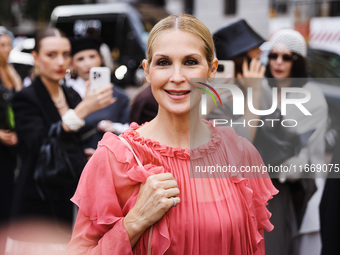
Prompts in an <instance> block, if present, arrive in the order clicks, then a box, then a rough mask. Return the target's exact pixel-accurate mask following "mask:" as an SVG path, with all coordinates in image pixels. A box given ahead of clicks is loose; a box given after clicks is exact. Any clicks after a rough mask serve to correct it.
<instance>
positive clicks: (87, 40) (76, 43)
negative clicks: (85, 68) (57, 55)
mask: <svg viewBox="0 0 340 255" xmlns="http://www.w3.org/2000/svg"><path fill="white" fill-rule="evenodd" d="M70 41H71V47H72V50H71V54H72V56H74V54H76V53H78V52H79V51H83V50H92V49H93V50H97V51H98V52H99V48H100V45H101V41H100V40H99V39H98V38H95V37H72V38H70Z"/></svg>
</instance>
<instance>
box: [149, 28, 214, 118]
mask: <svg viewBox="0 0 340 255" xmlns="http://www.w3.org/2000/svg"><path fill="white" fill-rule="evenodd" d="M203 48H204V46H203V42H202V40H201V39H200V38H199V37H197V36H195V35H193V34H191V33H189V32H184V31H181V30H170V31H166V32H163V33H162V34H160V35H159V36H158V38H157V39H156V40H155V41H154V42H153V45H152V58H151V63H150V65H148V64H147V62H146V60H144V62H143V67H144V69H145V74H146V79H147V81H148V82H149V83H150V84H151V88H152V92H153V95H154V97H155V99H156V100H157V102H158V104H159V107H160V108H162V109H164V110H166V111H167V112H169V113H173V114H176V115H183V114H187V113H189V112H190V101H191V106H195V105H198V103H199V100H200V95H201V90H198V89H194V88H195V87H193V86H191V85H190V79H192V78H201V79H205V80H206V79H207V78H211V77H213V76H214V74H215V72H216V66H217V59H215V60H214V64H213V65H212V68H209V65H208V62H207V59H206V56H205V54H204V50H203Z"/></svg>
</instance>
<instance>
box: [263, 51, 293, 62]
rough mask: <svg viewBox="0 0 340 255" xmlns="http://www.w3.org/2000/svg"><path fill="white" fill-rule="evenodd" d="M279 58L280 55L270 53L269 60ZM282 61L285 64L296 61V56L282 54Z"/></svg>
mask: <svg viewBox="0 0 340 255" xmlns="http://www.w3.org/2000/svg"><path fill="white" fill-rule="evenodd" d="M278 57H279V54H277V53H269V55H268V58H269V59H272V60H276V59H277V58H278ZM281 57H282V60H283V61H285V62H291V61H293V60H295V59H296V56H295V55H289V54H282V55H281Z"/></svg>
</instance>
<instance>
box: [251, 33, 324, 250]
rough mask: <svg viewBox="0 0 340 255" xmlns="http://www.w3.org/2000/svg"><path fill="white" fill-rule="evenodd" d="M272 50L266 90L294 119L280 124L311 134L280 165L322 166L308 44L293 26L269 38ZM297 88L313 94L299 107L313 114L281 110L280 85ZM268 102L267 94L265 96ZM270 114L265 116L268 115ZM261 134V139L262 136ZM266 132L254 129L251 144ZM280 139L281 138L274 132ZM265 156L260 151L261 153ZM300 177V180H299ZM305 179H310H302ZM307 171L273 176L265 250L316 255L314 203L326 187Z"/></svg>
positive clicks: (320, 101)
mask: <svg viewBox="0 0 340 255" xmlns="http://www.w3.org/2000/svg"><path fill="white" fill-rule="evenodd" d="M269 45H270V53H269V54H268V65H267V69H266V77H267V81H268V84H269V87H270V88H273V87H276V88H277V91H278V94H277V98H278V112H279V115H280V117H281V118H282V119H283V120H284V119H286V120H288V119H293V120H295V121H296V122H297V123H298V124H297V125H296V126H295V127H290V128H283V129H282V130H283V131H287V130H284V129H289V131H290V132H292V133H294V134H297V135H299V137H302V136H303V134H306V133H311V134H310V135H309V137H307V138H306V139H305V140H306V141H305V142H304V143H303V144H302V145H301V147H302V148H301V149H300V151H299V152H298V153H297V154H295V155H294V156H291V157H289V158H288V159H286V160H284V161H283V162H282V163H280V164H282V165H283V166H292V167H296V166H301V165H302V166H307V167H309V166H311V165H317V164H318V165H322V164H324V155H325V132H326V124H327V116H328V114H327V103H326V100H325V97H324V95H323V93H322V91H321V90H320V88H319V87H317V86H316V85H314V84H312V83H311V82H310V81H308V75H307V70H306V55H307V46H306V42H305V39H304V38H303V36H302V35H301V34H300V33H299V32H297V31H295V30H293V29H283V30H280V31H278V32H277V33H275V34H274V36H273V37H272V38H271V39H270V40H269ZM284 87H295V88H296V87H297V88H303V89H304V90H305V91H306V90H307V91H309V92H310V95H311V98H310V100H309V101H308V102H306V103H304V104H303V106H304V107H305V108H306V109H307V110H308V111H309V112H310V113H311V115H309V116H308V115H307V116H306V115H304V114H303V113H302V112H301V111H300V110H299V109H297V108H296V106H294V105H288V106H287V113H286V114H285V115H283V114H281V109H280V105H281V89H282V88H284ZM286 98H287V99H289V100H294V99H297V98H301V93H293V92H290V93H288V94H287V95H286ZM263 99H264V100H268V101H270V100H271V98H263ZM267 118H268V117H267ZM261 134H262V137H260V135H261ZM266 135H267V136H268V134H266V133H265V132H259V130H258V132H257V134H256V136H257V137H255V140H254V145H255V147H256V148H257V149H258V150H259V151H260V153H261V150H260V149H259V147H261V146H269V145H268V144H267V145H265V139H264V138H265V136H266ZM276 135H277V136H276V137H277V138H278V139H281V137H282V136H283V135H282V134H281V133H278V134H276ZM261 156H262V157H264V155H263V154H261ZM302 177H303V178H302ZM305 177H308V178H305ZM311 177H312V176H311V175H302V176H301V175H300V176H294V174H291V173H290V174H285V173H280V178H277V179H274V178H273V179H272V181H273V183H274V185H275V187H276V188H277V189H278V190H279V191H280V193H279V195H278V196H276V197H275V198H274V199H273V200H271V201H270V202H269V205H268V207H269V208H270V211H271V212H272V213H273V217H272V220H273V223H274V225H275V226H276V228H275V230H274V231H273V232H271V233H268V234H265V239H266V254H267V255H272V254H275V255H277V254H280V255H284V254H287V255H288V254H300V255H304V254H309V255H311V254H315V255H317V254H320V249H321V239H320V234H319V230H320V223H319V213H318V205H319V203H320V198H321V194H322V190H323V186H324V179H322V178H316V179H313V178H311Z"/></svg>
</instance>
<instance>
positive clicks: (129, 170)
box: [69, 123, 277, 255]
mask: <svg viewBox="0 0 340 255" xmlns="http://www.w3.org/2000/svg"><path fill="white" fill-rule="evenodd" d="M210 126H211V124H210ZM138 127H139V126H138V125H137V124H136V123H133V124H131V126H130V129H129V130H127V131H126V132H124V133H123V134H122V136H123V137H124V138H125V139H126V140H127V141H128V142H129V143H130V144H131V146H132V148H133V150H134V151H135V153H136V154H137V156H138V158H139V159H140V160H141V162H142V164H143V165H145V169H143V168H142V167H139V166H138V165H137V163H136V161H135V159H134V157H133V155H132V153H131V152H130V151H129V150H128V148H127V147H126V146H125V145H124V144H123V143H122V142H121V141H120V140H119V139H118V138H117V136H115V135H113V134H110V133H107V134H105V136H104V138H103V139H102V141H101V142H100V143H99V146H98V149H97V150H96V152H95V154H94V155H93V156H92V158H91V159H90V161H89V162H88V164H87V165H86V167H85V169H84V171H83V174H82V176H81V179H80V181H79V185H78V188H77V191H76V193H75V195H74V197H73V198H72V201H73V202H74V203H75V204H77V205H78V206H79V214H78V218H77V222H76V225H75V228H74V231H73V236H72V240H71V242H70V244H69V252H70V254H102V255H106V254H111V255H112V254H147V246H148V237H149V231H146V232H145V233H144V234H143V235H142V237H141V238H140V240H139V241H138V242H137V244H136V245H135V247H134V248H133V249H131V246H130V243H129V238H128V235H127V232H126V230H125V228H124V226H123V222H122V219H123V217H124V215H126V214H127V213H128V211H129V210H130V209H131V208H132V207H133V206H134V204H135V202H136V199H137V195H138V191H139V184H140V183H141V182H145V181H146V179H147V177H148V176H150V175H152V174H157V173H162V172H171V173H172V174H173V175H174V177H175V179H176V180H177V183H178V187H179V189H180V192H181V193H180V195H179V196H180V198H181V203H180V204H179V205H177V206H176V207H173V208H171V209H170V210H169V211H168V213H166V215H165V216H164V217H163V218H162V219H161V220H160V221H159V222H157V223H156V224H155V225H154V228H153V234H152V239H151V247H152V254H230V255H232V254H234V255H243V254H248V255H250V254H256V255H259V254H264V240H263V230H266V231H271V230H272V229H273V226H272V224H271V223H270V221H269V218H270V216H271V214H270V212H269V211H268V210H267V208H266V204H267V201H268V200H269V199H271V198H272V196H273V195H274V194H276V193H277V190H276V189H275V188H274V186H273V185H272V183H271V180H270V179H269V178H268V176H267V175H266V176H265V177H267V178H244V176H243V175H242V174H241V173H238V174H234V173H233V174H231V177H233V178H227V177H226V175H225V174H224V175H223V174H218V173H217V174H216V175H215V176H214V177H215V178H203V177H206V176H204V175H207V174H202V176H201V177H202V178H193V177H192V176H190V172H191V173H193V171H194V170H195V168H194V166H195V165H206V166H209V165H215V164H216V162H217V163H219V164H220V165H222V164H223V165H228V164H231V165H235V166H237V167H238V169H239V168H240V167H241V166H246V165H248V166H254V165H258V166H261V164H262V165H263V162H262V159H261V157H260V155H259V154H258V152H257V151H256V149H255V148H254V147H253V145H252V144H251V143H249V142H248V141H247V140H245V139H243V138H241V137H240V136H238V135H236V133H235V132H234V130H233V129H232V128H229V127H223V128H213V127H211V129H212V139H211V140H210V142H209V143H208V144H205V145H203V146H200V147H199V148H196V149H192V150H189V149H181V148H172V147H167V146H164V145H160V144H159V143H158V142H156V141H153V140H151V139H147V138H143V137H140V136H139V134H138V132H136V131H135V130H136V129H137V128H138ZM233 175H234V176H233ZM254 176H255V177H263V176H259V175H258V176H257V175H252V177H254ZM195 177H196V176H195ZM229 177H230V176H229ZM248 177H249V176H248Z"/></svg>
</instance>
